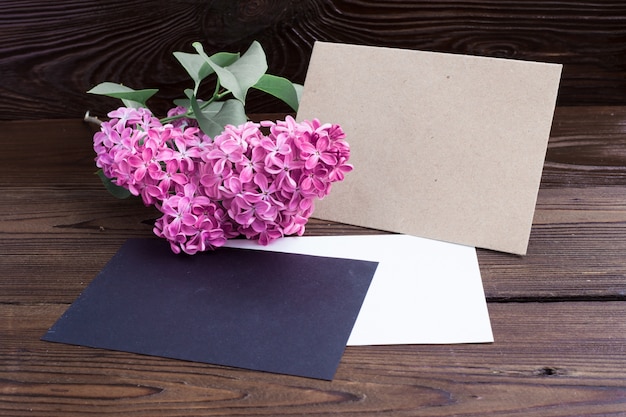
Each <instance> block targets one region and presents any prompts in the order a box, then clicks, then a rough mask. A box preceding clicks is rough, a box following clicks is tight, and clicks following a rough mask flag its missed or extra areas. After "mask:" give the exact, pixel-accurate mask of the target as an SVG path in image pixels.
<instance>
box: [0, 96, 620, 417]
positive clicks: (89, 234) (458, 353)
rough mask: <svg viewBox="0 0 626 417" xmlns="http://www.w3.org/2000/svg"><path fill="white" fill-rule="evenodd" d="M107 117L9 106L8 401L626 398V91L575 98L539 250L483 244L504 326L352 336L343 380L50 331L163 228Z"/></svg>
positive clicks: (338, 408)
mask: <svg viewBox="0 0 626 417" xmlns="http://www.w3.org/2000/svg"><path fill="white" fill-rule="evenodd" d="M91 135H92V128H91V127H90V126H87V125H85V124H84V123H83V122H82V121H80V120H48V121H45V120H44V121H16V122H2V123H0V140H1V143H2V152H0V192H1V193H2V197H1V199H0V233H1V235H0V242H1V243H0V244H1V250H0V274H1V275H0V276H1V277H2V278H1V279H0V415H2V416H78V415H123V416H218V415H239V416H303V415H304V416H327V415H334V414H341V413H343V414H345V415H351V416H374V415H376V416H485V415H490V416H492V415H495V416H526V417H529V416H542V417H543V416H583V415H594V416H624V415H626V107H561V108H558V109H557V111H556V115H555V118H554V125H553V130H552V136H551V139H550V143H549V150H548V154H547V158H546V163H545V170H544V175H543V180H542V185H541V189H540V191H539V199H538V203H537V210H536V215H535V220H534V226H533V230H532V234H531V239H530V245H529V251H528V255H527V256H525V257H519V256H514V255H508V254H503V253H498V252H492V251H486V250H479V251H478V255H479V260H480V266H481V271H482V276H483V282H484V287H485V292H486V295H487V298H488V301H489V311H490V315H491V320H492V325H493V331H494V336H495V340H496V341H495V343H493V344H478V345H442V346H423V345H411V346H378V347H348V348H347V349H346V352H345V354H344V356H343V359H342V361H341V364H340V366H339V369H338V372H337V374H336V378H335V379H334V381H332V382H327V381H319V380H311V379H306V378H298V377H290V376H282V375H274V374H268V373H262V372H252V371H246V370H240V369H231V368H227V367H221V366H212V365H206V364H198V363H187V362H182V361H176V360H169V359H161V358H156V357H148V356H141V355H135V354H128V353H120V352H111V351H107V350H99V349H90V348H84V347H77V346H68V345H61V344H52V343H46V342H42V341H40V340H39V338H40V337H41V336H42V335H43V333H44V332H45V331H46V330H47V329H48V327H49V326H51V325H52V324H53V323H54V322H55V321H56V319H57V318H58V317H59V316H60V315H61V314H62V313H63V311H64V310H65V309H66V308H67V307H68V306H69V305H70V303H72V301H73V300H74V299H75V298H76V297H77V296H78V294H79V293H80V292H81V291H82V290H83V289H84V288H85V287H86V286H87V284H88V283H89V282H90V280H91V279H92V278H94V277H95V275H96V274H97V273H98V272H99V270H100V269H101V268H102V267H103V266H104V265H105V263H106V262H107V261H108V260H109V259H110V258H111V256H112V255H113V254H114V253H115V252H116V250H117V249H118V248H119V247H120V245H121V244H122V242H123V241H124V240H125V239H126V238H128V237H137V236H150V235H151V228H152V227H151V224H150V219H153V218H154V217H155V213H154V212H152V211H151V210H149V209H146V208H145V207H143V205H142V204H141V203H140V202H139V201H138V200H124V201H119V200H116V199H114V198H112V197H110V196H109V195H108V194H107V192H106V191H105V190H104V189H103V188H102V187H101V185H100V183H99V180H98V178H97V177H96V176H95V175H93V172H94V171H95V168H94V165H93V153H92V149H91ZM308 233H309V234H311V235H313V234H317V235H319V234H349V233H352V234H355V233H371V231H368V230H364V229H359V228H354V227H349V226H344V225H338V224H330V223H328V222H323V221H316V220H314V221H312V222H311V223H310V226H309V228H308ZM429 319H432V318H429V317H407V320H429Z"/></svg>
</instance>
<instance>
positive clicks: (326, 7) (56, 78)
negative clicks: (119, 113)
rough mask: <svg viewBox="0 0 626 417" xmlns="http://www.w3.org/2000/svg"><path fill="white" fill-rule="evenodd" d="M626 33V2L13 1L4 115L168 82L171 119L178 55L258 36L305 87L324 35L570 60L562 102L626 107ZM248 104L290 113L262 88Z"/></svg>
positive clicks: (4, 9) (180, 81)
mask: <svg viewBox="0 0 626 417" xmlns="http://www.w3.org/2000/svg"><path fill="white" fill-rule="evenodd" d="M625 37H626V4H625V3H624V2H623V1H621V0H604V1H588V0H570V1H552V0H550V1H523V2H521V1H499V0H498V1H496V0H480V1H478V0H475V1H474V0H473V1H454V0H444V1H431V2H424V1H418V0H410V1H406V0H389V1H385V2H375V1H372V0H335V1H332V0H306V1H295V0H254V1H243V0H237V1H232V0H213V1H203V0H180V1H158V0H149V1H144V0H141V1H140V0H124V1H122V0H108V1H101V0H98V1H91V2H84V1H79V0H59V1H55V2H49V1H43V0H27V1H17V0H5V1H3V2H1V3H0V97H1V99H0V119H3V120H15V119H44V118H76V117H81V116H82V114H84V112H85V111H86V110H91V111H92V112H93V113H94V114H99V115H105V114H106V113H107V112H108V111H110V110H111V109H112V108H113V107H114V106H116V105H117V102H116V101H115V100H113V99H111V100H108V99H103V98H101V97H95V96H90V95H87V94H85V91H87V90H88V89H89V88H90V87H92V86H93V85H95V84H97V83H99V82H102V81H114V82H120V83H124V84H126V85H128V86H131V87H135V88H148V87H154V88H159V89H160V93H159V96H158V97H157V98H155V99H153V100H152V101H151V102H150V106H151V108H152V109H153V110H154V111H155V112H156V113H158V114H163V113H164V112H165V110H166V109H167V108H169V107H170V106H171V100H172V99H173V98H177V97H180V96H181V94H182V91H183V89H184V88H188V87H190V86H191V85H190V83H189V82H188V81H187V80H186V76H185V74H184V71H183V70H182V68H181V67H180V66H179V65H178V64H177V62H176V61H175V60H174V59H173V57H172V55H171V54H172V52H174V51H177V50H184V51H190V45H191V43H192V42H193V41H201V42H202V43H203V44H204V45H205V48H206V49H207V50H208V51H210V52H215V51H218V50H229V51H243V50H245V48H247V46H248V45H249V44H250V43H251V42H252V40H254V39H256V40H259V41H260V42H261V43H262V45H263V46H264V48H265V49H266V51H267V54H268V61H269V64H270V72H272V73H274V74H277V75H283V76H286V77H288V78H290V79H292V80H294V81H297V82H303V81H304V78H305V74H306V69H307V65H308V61H309V57H310V53H311V48H312V45H313V43H314V42H315V41H316V40H324V41H332V42H347V43H356V44H368V45H377V46H389V47H398V48H408V49H420V50H428V51H439V52H451V53H467V54H472V55H481V56H493V57H502V58H512V59H522V60H538V61H545V62H556V63H562V64H564V70H563V78H562V83H561V88H560V92H559V97H558V102H559V104H560V105H588V104H595V105H624V104H626V42H624V39H625ZM385 76H386V75H385V74H381V82H384V78H385ZM365 88H366V86H365ZM249 111H250V112H251V113H257V112H282V111H286V109H285V107H284V106H283V105H282V104H280V103H278V102H277V101H275V100H272V99H268V98H267V96H263V95H261V94H253V95H252V96H251V97H250V106H249Z"/></svg>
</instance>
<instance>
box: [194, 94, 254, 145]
mask: <svg viewBox="0 0 626 417" xmlns="http://www.w3.org/2000/svg"><path fill="white" fill-rule="evenodd" d="M200 104H201V102H198V100H195V99H192V100H191V109H192V110H193V113H194V117H195V118H196V120H197V121H198V125H200V129H202V131H203V132H204V133H206V134H207V135H208V136H209V137H211V138H214V137H215V136H217V135H219V134H220V133H222V132H223V131H224V127H225V126H226V125H229V124H232V125H235V126H237V125H240V124H243V123H245V122H246V121H247V120H248V118H247V117H246V112H245V110H244V107H243V104H242V103H241V102H240V101H238V100H226V101H223V102H213V103H211V104H210V105H208V106H207V107H206V108H205V109H201V108H200Z"/></svg>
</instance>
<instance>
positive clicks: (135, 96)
mask: <svg viewBox="0 0 626 417" xmlns="http://www.w3.org/2000/svg"><path fill="white" fill-rule="evenodd" d="M157 91H159V90H157V89H154V88H150V89H144V90H133V89H132V88H130V87H126V86H125V85H122V84H116V83H110V82H104V83H100V84H98V85H97V86H95V87H93V88H92V89H91V90H89V91H87V92H88V93H90V94H98V95H101V96H108V97H113V98H119V99H121V100H122V102H123V103H124V105H125V106H127V107H146V101H148V99H149V98H150V97H152V96H153V95H155V94H156V93H157Z"/></svg>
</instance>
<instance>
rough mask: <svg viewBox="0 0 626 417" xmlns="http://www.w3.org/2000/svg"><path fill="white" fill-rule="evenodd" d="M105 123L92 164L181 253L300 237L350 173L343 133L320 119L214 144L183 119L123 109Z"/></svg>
mask: <svg viewBox="0 0 626 417" xmlns="http://www.w3.org/2000/svg"><path fill="white" fill-rule="evenodd" d="M185 114H186V109H184V108H176V109H172V110H171V111H170V112H169V113H168V116H170V117H172V116H176V115H185ZM109 117H111V119H110V120H109V121H108V122H104V123H103V124H102V126H101V130H100V132H97V133H96V134H95V135H94V150H95V152H96V158H95V159H96V165H97V166H98V167H100V168H102V171H103V172H104V174H105V175H106V176H108V177H109V178H111V179H112V181H113V182H114V183H116V184H118V185H120V186H123V187H125V188H127V189H128V190H129V191H130V192H131V193H132V194H133V195H137V196H141V198H142V200H143V202H144V203H145V204H146V205H154V206H155V207H156V208H157V209H158V210H159V211H160V212H161V213H162V216H161V217H160V218H159V219H158V220H157V221H156V222H155V225H154V229H153V230H154V233H155V234H156V235H157V236H159V237H162V238H164V239H166V240H167V241H168V242H169V243H170V246H171V248H172V251H173V252H175V253H181V252H184V253H188V254H194V253H197V252H202V251H206V250H211V249H214V248H216V247H219V246H222V245H224V243H225V242H226V240H227V239H231V238H234V237H236V236H239V235H242V236H244V237H246V238H248V239H255V240H257V241H258V242H259V243H260V244H264V245H266V244H268V243H270V242H271V241H273V240H275V239H278V238H280V237H282V236H287V235H293V234H296V235H302V234H303V233H304V231H305V225H306V223H307V221H308V219H309V217H310V216H311V214H312V213H313V210H314V199H315V198H324V197H325V196H326V195H327V194H328V193H329V192H330V189H331V185H332V183H334V182H336V181H341V180H343V178H344V176H345V174H346V173H348V172H350V171H351V170H352V166H351V165H350V164H349V163H348V159H349V156H350V148H349V146H348V143H347V142H346V141H345V134H344V133H343V130H341V128H340V127H339V126H338V125H331V124H321V123H320V122H319V121H318V120H313V121H310V122H309V121H305V122H302V123H298V122H296V121H295V120H294V119H293V118H292V117H287V118H286V119H285V120H284V121H276V122H270V121H263V122H261V123H252V122H247V123H244V124H243V125H240V126H232V125H229V126H226V128H225V129H224V131H223V132H222V133H221V134H220V135H217V136H216V137H215V138H213V139H211V138H209V137H208V136H206V135H205V134H204V133H202V132H201V131H200V130H199V129H198V127H197V124H196V123H195V121H186V120H185V118H184V117H183V118H178V119H175V120H174V121H173V122H172V123H170V124H166V125H162V124H161V123H160V122H159V121H158V119H156V118H155V117H153V116H152V114H151V113H150V112H149V111H148V110H146V109H127V108H119V109H117V110H115V111H113V112H111V113H110V114H109ZM261 128H267V129H268V130H269V134H267V135H266V134H263V132H262V131H261Z"/></svg>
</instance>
